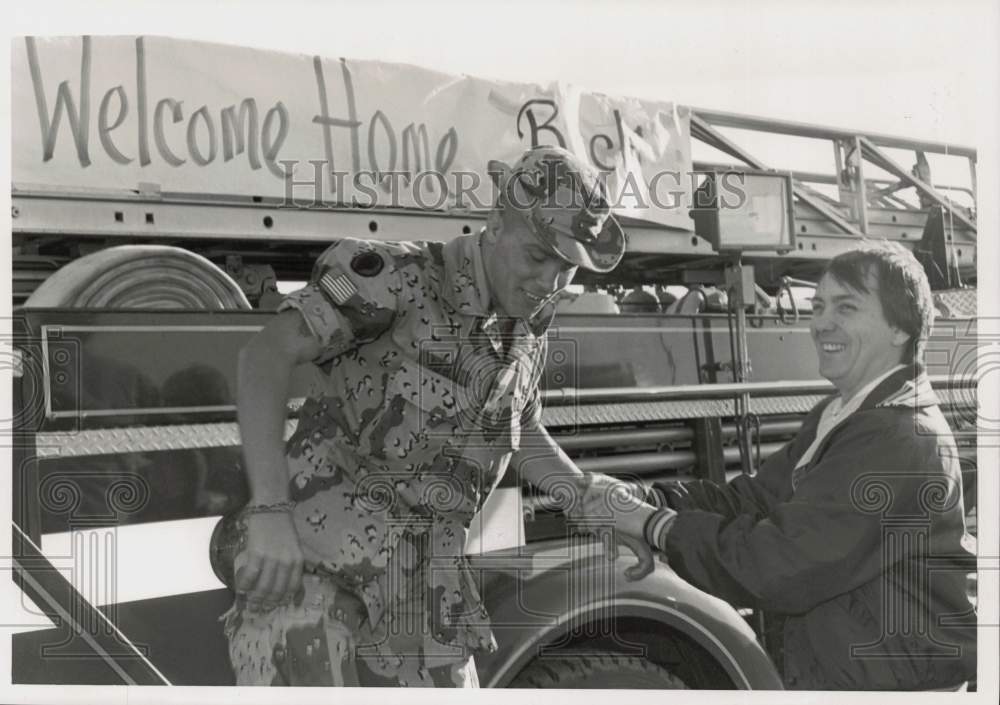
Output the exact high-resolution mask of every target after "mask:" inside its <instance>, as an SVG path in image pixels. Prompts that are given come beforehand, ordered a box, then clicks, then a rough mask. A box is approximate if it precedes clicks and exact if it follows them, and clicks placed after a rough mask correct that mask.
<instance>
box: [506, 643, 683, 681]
mask: <svg viewBox="0 0 1000 705" xmlns="http://www.w3.org/2000/svg"><path fill="white" fill-rule="evenodd" d="M624 673H633V674H635V675H637V676H642V677H643V678H644V679H648V680H650V681H659V682H661V683H662V685H657V686H655V687H656V688H663V689H668V690H669V689H687V687H688V686H687V684H686V683H684V681H682V680H681V679H680V678H678V677H677V676H675V675H674V674H672V673H671V672H670V671H668V670H667V669H666V668H664V667H663V666H661V665H659V664H657V663H653V662H652V661H649V660H647V659H644V658H642V657H639V656H628V655H626V654H620V653H615V652H610V651H609V652H606V653H596V654H587V655H572V654H566V655H564V656H562V655H557V654H553V655H552V656H546V657H543V658H539V659H537V660H536V661H533V662H531V663H530V664H528V665H527V666H526V667H525V668H524V670H522V671H521V672H520V673H519V674H517V676H516V677H515V678H514V680H513V681H512V682H511V685H510V687H511V688H600V687H602V686H601V685H598V684H591V685H581V683H586V682H588V681H596V682H597V683H599V682H600V678H601V676H602V675H615V676H618V677H620V676H621V675H622V674H624ZM650 687H653V686H650Z"/></svg>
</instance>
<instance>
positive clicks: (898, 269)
mask: <svg viewBox="0 0 1000 705" xmlns="http://www.w3.org/2000/svg"><path fill="white" fill-rule="evenodd" d="M827 274H829V275H830V276H832V277H833V278H834V279H836V280H837V281H838V282H840V283H841V284H843V285H845V286H847V287H850V288H851V289H854V290H855V291H860V292H861V293H864V294H867V293H870V289H869V287H868V283H867V281H866V280H867V279H868V277H869V276H873V277H875V280H876V281H877V282H878V298H879V301H880V302H881V304H882V311H883V312H884V314H885V318H886V320H887V321H888V322H889V324H890V325H892V326H895V327H896V328H899V329H900V330H901V331H903V332H905V333H907V334H909V336H910V342H909V344H908V346H907V348H906V351H905V352H904V354H903V360H902V361H903V362H904V363H912V362H917V361H919V360H920V359H921V357H922V356H923V349H924V343H925V342H926V340H927V338H928V337H929V336H930V334H931V326H933V324H934V302H933V300H932V298H931V285H930V283H929V282H928V281H927V274H926V273H925V272H924V268H923V267H922V266H921V265H920V263H919V262H918V261H917V258H916V257H914V256H913V253H911V252H910V251H909V250H907V249H906V248H905V247H903V246H902V245H899V244H897V243H894V242H887V241H884V240H883V241H881V242H877V243H872V244H866V245H863V246H862V247H859V248H857V249H855V250H851V251H849V252H844V253H842V254H839V255H837V256H836V257H834V258H833V259H832V260H830V262H829V263H828V264H827V266H826V269H824V270H823V275H824V276H825V275H827Z"/></svg>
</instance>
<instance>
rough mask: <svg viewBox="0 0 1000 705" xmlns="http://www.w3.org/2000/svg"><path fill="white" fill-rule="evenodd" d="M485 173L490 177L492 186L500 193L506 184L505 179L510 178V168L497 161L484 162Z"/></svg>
mask: <svg viewBox="0 0 1000 705" xmlns="http://www.w3.org/2000/svg"><path fill="white" fill-rule="evenodd" d="M486 173H487V174H489V175H490V178H491V179H492V180H493V185H494V186H496V187H497V190H498V191H500V190H502V189H503V187H504V186H505V185H506V184H507V179H509V178H510V167H509V166H507V164H506V163H504V162H501V161H499V160H497V159H490V160H489V161H488V162H486Z"/></svg>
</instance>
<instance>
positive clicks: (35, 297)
mask: <svg viewBox="0 0 1000 705" xmlns="http://www.w3.org/2000/svg"><path fill="white" fill-rule="evenodd" d="M24 306H25V307H26V308H46V307H69V308H129V309H134V308H146V309H187V310H192V309H193V310H198V309H201V310H216V311H218V310H249V309H250V308H251V306H250V303H249V302H248V301H247V298H246V296H245V295H244V294H243V291H242V290H241V289H240V287H239V285H238V284H237V283H236V282H235V281H233V280H232V278H230V276H229V275H228V274H226V273H225V272H224V271H222V270H221V269H219V268H218V267H217V266H215V265H214V264H212V263H211V262H210V261H209V260H207V259H205V258H204V257H202V256H201V255H197V254H195V253H194V252H189V251H188V250H184V249H181V248H179V247H170V246H167V245H120V246H117V247H109V248H107V249H104V250H99V251H97V252H94V253H92V254H89V255H87V256H86V257H81V258H80V259H77V260H74V261H72V262H70V263H69V264H67V265H66V266H64V267H62V268H61V269H60V270H59V271H57V272H55V273H54V274H52V275H51V276H49V278H48V279H46V280H45V281H44V282H43V283H42V284H41V285H40V286H39V287H38V288H37V289H36V290H35V291H34V292H33V293H32V294H31V296H29V297H28V299H27V301H25V303H24Z"/></svg>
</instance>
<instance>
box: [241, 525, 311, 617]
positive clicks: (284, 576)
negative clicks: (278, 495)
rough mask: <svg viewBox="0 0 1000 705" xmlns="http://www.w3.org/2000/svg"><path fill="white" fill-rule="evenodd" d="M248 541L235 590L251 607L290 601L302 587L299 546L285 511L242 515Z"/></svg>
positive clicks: (264, 606) (296, 535)
mask: <svg viewBox="0 0 1000 705" xmlns="http://www.w3.org/2000/svg"><path fill="white" fill-rule="evenodd" d="M245 521H246V525H247V545H246V549H245V552H244V557H245V558H244V560H243V561H242V563H243V565H242V566H237V569H236V581H235V582H236V585H235V587H236V593H237V594H242V595H246V598H247V604H248V606H249V607H250V608H251V609H257V610H259V609H264V610H268V609H273V608H274V607H276V606H278V605H283V604H288V603H290V602H292V600H293V599H294V598H295V596H296V594H297V593H298V592H299V590H300V588H301V587H302V564H303V561H302V549H301V548H300V547H299V536H298V533H297V532H296V530H295V524H294V523H293V522H292V515H291V514H290V513H289V512H287V511H270V512H255V513H251V514H248V515H247V516H246V518H245Z"/></svg>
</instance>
